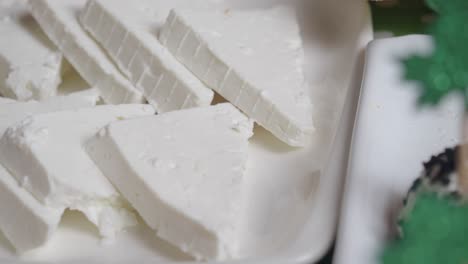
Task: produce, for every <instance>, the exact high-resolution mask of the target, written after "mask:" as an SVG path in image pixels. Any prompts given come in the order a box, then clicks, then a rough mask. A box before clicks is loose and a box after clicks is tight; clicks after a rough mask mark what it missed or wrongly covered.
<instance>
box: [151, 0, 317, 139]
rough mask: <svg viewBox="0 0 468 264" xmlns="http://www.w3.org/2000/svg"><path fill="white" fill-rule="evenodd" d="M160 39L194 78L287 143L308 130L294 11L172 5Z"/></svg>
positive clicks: (306, 134)
mask: <svg viewBox="0 0 468 264" xmlns="http://www.w3.org/2000/svg"><path fill="white" fill-rule="evenodd" d="M160 40H161V42H162V43H163V44H164V45H165V46H166V47H167V48H168V49H169V50H170V51H171V52H172V54H174V56H176V57H177V58H178V59H179V60H180V61H181V62H182V63H183V64H184V65H185V66H187V68H188V69H190V70H191V71H192V72H193V73H194V74H195V75H196V76H197V77H198V78H200V79H201V80H202V81H203V82H205V83H206V84H207V85H208V86H209V87H210V88H212V89H213V90H215V91H216V92H218V93H219V94H221V95H222V96H223V97H224V98H226V99H227V100H228V101H229V102H231V103H232V104H234V105H235V106H237V107H239V108H240V109H241V110H242V111H243V112H244V113H246V114H247V115H248V116H250V117H251V118H253V119H255V121H256V122H258V123H259V124H260V125H262V126H263V127H265V128H266V129H267V130H269V131H270V132H271V133H273V134H274V135H275V136H276V137H278V138H279V139H281V140H283V141H284V142H286V143H287V144H289V145H291V146H304V145H306V144H307V143H308V142H309V141H310V139H311V136H312V132H313V130H314V128H313V124H312V107H311V103H310V100H309V95H308V87H307V82H306V80H305V78H304V73H303V61H304V52H303V48H302V41H301V37H300V32H299V27H298V24H297V19H296V15H295V13H294V11H293V10H290V9H288V8H286V7H277V8H273V9H268V10H248V11H245V10H230V9H227V10H218V11H189V10H175V11H172V12H171V14H170V15H169V17H168V19H167V21H166V24H165V26H164V28H163V29H162V31H161V33H160Z"/></svg>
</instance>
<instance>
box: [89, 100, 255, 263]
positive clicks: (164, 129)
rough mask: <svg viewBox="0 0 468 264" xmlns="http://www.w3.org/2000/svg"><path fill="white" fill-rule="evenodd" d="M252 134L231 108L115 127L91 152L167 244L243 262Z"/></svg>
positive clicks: (200, 256)
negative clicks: (246, 175)
mask: <svg viewBox="0 0 468 264" xmlns="http://www.w3.org/2000/svg"><path fill="white" fill-rule="evenodd" d="M252 129H253V122H252V121H251V120H249V119H248V118H247V117H246V116H245V115H243V114H242V113H241V112H240V111H239V110H237V109H236V108H235V107H233V106H232V105H231V104H228V103H225V104H220V105H216V106H209V107H200V108H193V109H187V110H181V111H175V112H170V113H165V114H161V115H158V116H152V117H144V118H138V119H133V120H127V121H121V122H115V123H112V124H110V125H109V126H108V127H106V128H105V129H103V130H102V131H101V132H100V133H99V134H98V135H96V136H95V137H94V138H93V139H92V140H90V141H89V142H88V143H87V150H88V153H89V154H90V155H91V157H92V158H93V159H94V161H95V162H96V164H97V165H98V166H99V167H100V168H101V170H102V171H103V173H104V174H105V175H106V176H107V177H108V178H109V179H110V180H111V182H112V183H113V184H114V185H115V186H116V187H117V188H118V189H119V190H120V191H121V193H122V194H123V195H124V196H125V197H126V198H127V200H128V201H129V202H130V203H131V204H132V205H133V206H134V208H135V209H136V210H137V211H138V212H139V213H140V215H141V216H142V217H143V219H144V220H145V222H146V223H147V224H148V225H149V226H150V227H152V228H153V229H155V230H156V233H157V235H158V236H159V237H161V238H163V239H165V240H167V241H168V242H170V243H172V244H173V245H175V246H177V247H179V248H180V249H181V250H183V251H184V252H187V253H189V254H191V255H193V256H194V257H196V258H197V259H218V260H222V259H227V258H232V257H237V256H238V242H239V237H238V234H239V232H240V230H239V229H240V219H241V217H242V214H243V210H244V205H245V204H244V201H243V187H244V186H243V182H244V180H243V175H244V171H245V168H246V162H247V148H248V139H249V138H250V137H251V136H252Z"/></svg>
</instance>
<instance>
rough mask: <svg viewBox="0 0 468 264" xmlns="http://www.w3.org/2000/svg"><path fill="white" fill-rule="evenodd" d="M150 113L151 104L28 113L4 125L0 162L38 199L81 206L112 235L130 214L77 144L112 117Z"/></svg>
mask: <svg viewBox="0 0 468 264" xmlns="http://www.w3.org/2000/svg"><path fill="white" fill-rule="evenodd" d="M0 107H1V105H0ZM152 114H154V110H153V108H152V107H151V106H149V105H139V104H136V105H119V106H113V105H105V106H96V107H94V108H83V109H78V110H69V111H60V112H54V113H46V114H39V115H34V116H31V117H28V118H25V119H24V120H23V121H21V122H20V123H18V124H17V125H15V126H12V127H10V128H8V129H7V130H6V132H5V134H4V135H3V137H2V139H1V140H0V162H1V163H2V164H3V165H4V166H5V168H7V169H8V170H9V171H10V172H11V173H12V175H13V176H14V177H15V178H16V179H17V180H18V181H19V182H22V183H24V184H23V186H24V188H25V189H27V190H29V191H30V192H31V193H32V194H33V195H34V196H35V197H36V198H37V199H38V200H39V201H41V202H42V203H44V204H46V205H48V206H52V207H59V208H60V207H67V208H70V209H74V210H79V211H81V212H83V213H84V214H85V215H86V217H87V218H88V219H89V220H90V221H91V222H93V223H94V224H95V225H96V226H97V227H98V229H99V232H100V234H101V236H103V237H106V238H107V237H109V238H112V237H113V236H114V235H115V234H116V233H117V232H118V231H120V230H121V229H122V228H124V227H125V226H127V225H133V224H135V219H134V218H133V217H134V216H133V215H132V213H131V211H130V210H128V209H127V208H126V204H125V201H124V199H122V197H121V196H120V194H119V193H118V192H117V191H116V190H115V189H114V187H113V186H112V184H111V183H110V182H109V181H108V180H107V179H106V178H105V177H104V175H102V173H101V172H100V170H99V169H98V168H97V167H96V165H95V164H94V162H93V161H92V160H91V159H90V158H89V156H88V155H87V154H86V152H85V150H84V149H83V147H82V144H83V143H84V141H86V140H87V139H88V138H89V137H91V136H92V135H94V134H95V133H96V132H97V131H99V129H101V128H102V127H104V126H105V125H107V124H108V123H110V122H112V121H115V120H119V119H125V118H131V117H137V116H144V115H152Z"/></svg>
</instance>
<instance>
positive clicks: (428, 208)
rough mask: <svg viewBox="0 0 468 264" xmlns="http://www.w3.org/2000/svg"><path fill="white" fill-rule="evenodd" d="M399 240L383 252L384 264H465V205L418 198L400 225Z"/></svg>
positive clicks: (430, 197)
mask: <svg viewBox="0 0 468 264" xmlns="http://www.w3.org/2000/svg"><path fill="white" fill-rule="evenodd" d="M401 228H402V231H403V234H404V236H403V238H402V239H401V240H398V241H395V242H394V243H393V244H391V245H389V246H388V247H387V248H386V250H385V251H384V254H383V257H382V260H383V261H382V263H384V264H394V263H399V264H442V263H447V264H449V263H450V264H467V263H468V205H463V206H461V205H460V202H459V201H457V200H456V199H454V198H450V197H445V198H441V197H438V195H437V194H435V193H423V194H420V195H419V196H418V197H417V198H416V201H415V204H414V208H413V210H412V211H411V212H410V213H409V215H407V216H406V217H405V219H404V221H402V223H401Z"/></svg>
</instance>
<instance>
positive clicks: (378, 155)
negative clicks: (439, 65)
mask: <svg viewBox="0 0 468 264" xmlns="http://www.w3.org/2000/svg"><path fill="white" fill-rule="evenodd" d="M431 50H432V41H431V39H430V37H428V36H421V35H414V36H405V37H399V38H388V39H381V40H374V41H373V42H372V43H371V44H370V45H369V48H368V50H367V52H366V68H365V74H364V77H363V83H362V90H361V96H360V100H359V108H358V109H359V110H358V112H357V119H356V124H355V127H354V134H353V142H352V147H351V152H350V161H349V167H348V176H347V182H346V187H345V193H344V199H343V207H342V212H341V219H340V226H339V231H338V241H337V246H336V252H335V258H334V263H335V264H350V263H358V264H376V263H379V260H378V258H379V255H380V254H381V252H382V249H383V247H384V246H385V243H386V242H387V241H389V240H390V239H391V238H392V237H394V235H395V234H394V230H395V224H396V221H395V220H396V218H397V216H398V211H399V209H400V208H401V206H402V200H403V198H404V197H405V195H406V193H407V191H408V189H409V187H410V186H411V184H412V182H413V181H414V180H415V179H416V178H417V177H418V176H419V174H420V173H421V171H422V162H423V161H427V160H428V159H429V158H430V156H431V155H433V154H438V153H439V152H442V151H443V150H444V149H445V148H447V147H452V146H454V145H455V144H456V143H457V142H459V131H460V129H461V114H462V113H463V110H462V109H463V105H462V102H461V100H459V98H456V97H453V96H452V97H449V98H446V99H444V100H443V101H442V103H441V105H439V106H438V107H436V108H419V107H418V106H417V104H416V100H417V95H418V86H417V84H416V83H412V82H407V81H404V80H403V78H402V76H403V69H402V66H401V63H400V62H399V58H403V57H407V56H408V55H409V54H413V53H415V52H416V53H418V54H427V53H428V52H429V51H431Z"/></svg>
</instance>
